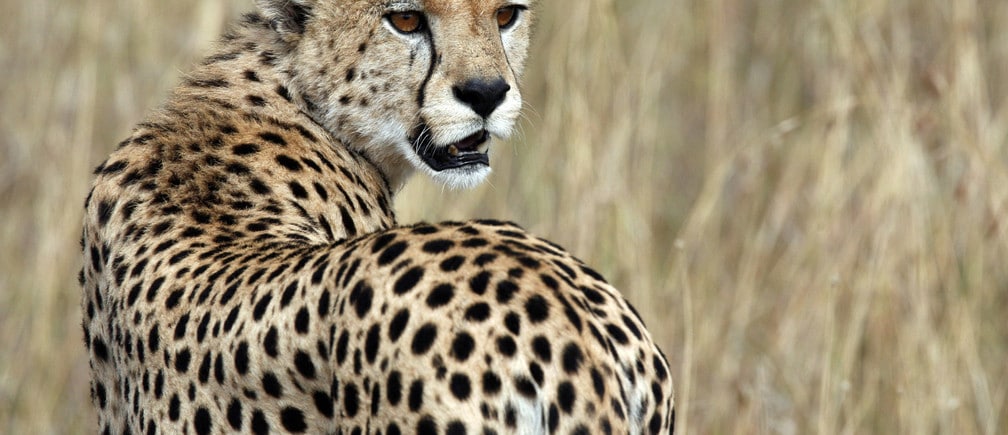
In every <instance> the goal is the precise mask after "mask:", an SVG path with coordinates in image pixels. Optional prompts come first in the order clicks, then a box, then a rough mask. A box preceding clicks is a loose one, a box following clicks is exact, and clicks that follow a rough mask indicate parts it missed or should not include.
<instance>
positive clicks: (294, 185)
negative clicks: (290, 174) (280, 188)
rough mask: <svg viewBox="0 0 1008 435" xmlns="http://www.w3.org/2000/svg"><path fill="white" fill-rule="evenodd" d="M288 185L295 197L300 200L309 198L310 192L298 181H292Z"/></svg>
mask: <svg viewBox="0 0 1008 435" xmlns="http://www.w3.org/2000/svg"><path fill="white" fill-rule="evenodd" d="M287 185H288V186H290V190H291V193H293V194H294V197H296V198H300V199H305V198H308V191H307V190H305V188H304V186H302V185H301V183H298V182H297V181H291V182H290V183H288V184H287Z"/></svg>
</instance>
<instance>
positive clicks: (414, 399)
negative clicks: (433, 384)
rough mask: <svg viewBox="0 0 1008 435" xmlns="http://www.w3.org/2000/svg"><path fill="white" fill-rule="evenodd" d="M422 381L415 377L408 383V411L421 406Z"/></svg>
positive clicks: (418, 408) (416, 409)
mask: <svg viewBox="0 0 1008 435" xmlns="http://www.w3.org/2000/svg"><path fill="white" fill-rule="evenodd" d="M423 390H424V384H423V381H422V380H420V379H417V380H415V381H413V383H412V384H410V391H409V409H410V411H418V410H420V407H421V406H423Z"/></svg>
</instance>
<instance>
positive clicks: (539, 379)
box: [529, 362, 546, 387]
mask: <svg viewBox="0 0 1008 435" xmlns="http://www.w3.org/2000/svg"><path fill="white" fill-rule="evenodd" d="M529 373H531V374H532V380H534V381H535V383H536V385H538V386H540V387H541V386H542V383H543V379H544V377H545V376H546V374H545V373H543V369H542V366H540V365H539V363H536V362H534V363H532V364H529Z"/></svg>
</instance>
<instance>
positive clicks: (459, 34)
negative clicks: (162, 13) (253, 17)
mask: <svg viewBox="0 0 1008 435" xmlns="http://www.w3.org/2000/svg"><path fill="white" fill-rule="evenodd" d="M532 1H533V0H300V1H298V0H286V1H282V0H259V3H260V6H261V7H262V8H263V10H264V12H266V15H267V17H268V18H270V19H271V20H273V22H274V25H273V27H274V29H277V31H278V32H280V33H281V35H282V36H283V37H284V38H285V40H287V41H288V43H289V44H290V45H291V47H292V52H291V55H290V56H289V61H288V62H289V64H288V65H287V67H288V69H289V70H290V71H291V77H292V81H293V83H291V87H292V88H294V89H298V90H299V91H300V92H301V93H302V95H304V97H305V100H306V106H308V107H307V108H306V110H307V111H309V112H310V113H311V114H312V116H313V117H314V118H315V119H316V120H317V121H318V122H319V123H320V124H322V125H323V126H324V127H326V129H327V130H329V131H330V132H331V133H333V134H334V135H335V136H336V138H337V139H339V140H341V141H343V142H344V143H345V144H348V145H349V146H351V147H352V148H354V149H356V150H357V151H358V152H361V153H362V154H364V155H365V156H367V157H368V158H369V159H370V160H371V162H372V163H374V164H375V165H376V166H378V168H379V169H380V170H381V171H382V172H383V174H384V175H385V176H386V178H387V179H388V180H389V182H390V184H391V185H392V187H393V188H399V187H400V186H402V184H403V183H404V182H405V181H406V179H407V178H408V176H409V175H410V174H412V173H413V172H414V171H417V170H419V171H420V172H423V173H426V174H427V175H429V176H430V177H432V178H433V179H435V180H436V181H439V182H441V183H444V184H445V185H447V186H450V187H452V188H469V187H473V186H475V185H477V184H479V183H480V182H482V181H483V180H484V179H485V178H486V177H487V175H488V174H489V173H490V160H489V157H488V154H487V153H488V151H489V144H490V141H491V139H492V138H505V137H507V136H509V135H510V133H511V131H512V128H513V126H514V123H515V121H516V118H517V117H518V114H519V112H520V110H521V105H522V102H521V95H520V93H519V91H518V79H519V76H520V75H521V71H522V69H523V67H524V64H525V58H526V51H527V49H528V44H529V31H530V24H531V13H530V7H531V4H532ZM264 5H265V6H264Z"/></svg>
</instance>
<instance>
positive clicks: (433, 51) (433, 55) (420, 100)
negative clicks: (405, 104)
mask: <svg viewBox="0 0 1008 435" xmlns="http://www.w3.org/2000/svg"><path fill="white" fill-rule="evenodd" d="M427 40H428V41H430V64H429V65H428V66H427V76H426V77H424V79H423V82H421V83H420V91H419V92H418V93H417V108H419V109H422V108H423V105H424V99H425V97H426V94H427V83H429V82H430V79H431V76H433V75H434V67H435V66H436V65H437V62H436V61H437V44H435V43H434V33H433V32H431V31H430V26H429V25H428V26H427Z"/></svg>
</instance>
